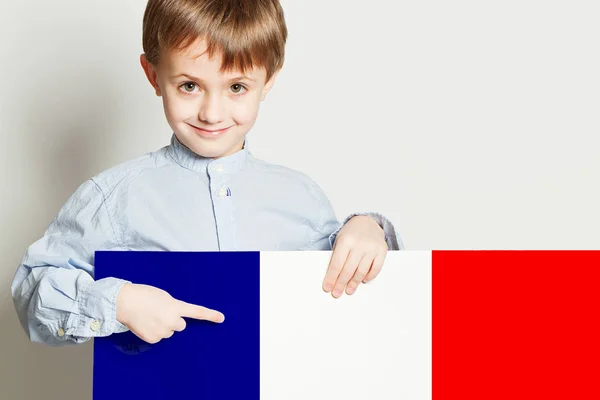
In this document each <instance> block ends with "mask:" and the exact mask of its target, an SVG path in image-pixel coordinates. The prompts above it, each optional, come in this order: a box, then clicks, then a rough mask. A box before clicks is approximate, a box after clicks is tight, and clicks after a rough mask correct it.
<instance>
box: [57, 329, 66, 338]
mask: <svg viewBox="0 0 600 400" xmlns="http://www.w3.org/2000/svg"><path fill="white" fill-rule="evenodd" d="M56 333H57V334H58V336H59V337H63V336H65V330H64V329H63V328H60V329H59V330H58V332H56Z"/></svg>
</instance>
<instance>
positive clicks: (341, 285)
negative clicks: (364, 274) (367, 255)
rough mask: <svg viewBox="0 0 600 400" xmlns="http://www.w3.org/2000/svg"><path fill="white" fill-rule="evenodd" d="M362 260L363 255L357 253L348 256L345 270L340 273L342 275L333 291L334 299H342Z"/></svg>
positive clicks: (352, 252) (353, 252)
mask: <svg viewBox="0 0 600 400" xmlns="http://www.w3.org/2000/svg"><path fill="white" fill-rule="evenodd" d="M361 259H362V253H359V252H356V251H351V252H350V255H348V258H347V259H346V262H345V263H344V268H343V269H342V272H341V273H340V275H339V276H338V278H337V281H336V282H335V288H334V289H333V297H340V296H341V295H342V293H344V289H345V288H346V285H347V284H348V282H349V281H350V279H352V277H353V276H354V273H355V272H356V269H357V268H358V264H359V263H360V260H361Z"/></svg>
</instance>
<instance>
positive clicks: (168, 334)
mask: <svg viewBox="0 0 600 400" xmlns="http://www.w3.org/2000/svg"><path fill="white" fill-rule="evenodd" d="M174 334H175V332H174V331H169V332H166V333H165V335H164V336H163V338H164V339H168V338H170V337H171V336H173V335H174Z"/></svg>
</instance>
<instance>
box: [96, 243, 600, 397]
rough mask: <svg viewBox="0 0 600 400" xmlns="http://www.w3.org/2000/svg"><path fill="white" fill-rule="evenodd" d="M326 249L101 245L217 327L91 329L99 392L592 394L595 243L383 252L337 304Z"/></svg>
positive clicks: (599, 272) (106, 258)
mask: <svg viewBox="0 0 600 400" xmlns="http://www.w3.org/2000/svg"><path fill="white" fill-rule="evenodd" d="M330 256H331V253H330V252H260V253H259V252H103V251H101V252H97V253H96V259H95V264H96V273H95V278H96V279H101V278H104V277H109V276H113V277H118V278H122V279H126V280H129V281H132V282H134V283H140V284H147V285H152V286H156V287H158V288H161V289H164V290H166V291H167V292H169V293H170V294H171V295H172V296H173V297H175V298H177V299H179V300H183V301H186V302H189V303H193V304H199V305H202V306H205V307H208V308H212V309H215V310H218V311H220V312H222V313H223V314H224V315H225V321H224V322H223V323H221V324H214V323H210V322H205V321H197V320H187V328H186V329H185V330H184V331H182V332H176V333H175V335H174V336H173V337H171V338H169V339H165V340H162V341H160V342H159V343H156V344H147V343H145V342H143V341H141V340H140V339H138V338H137V337H136V336H135V335H133V334H132V333H130V332H126V333H121V334H115V335H112V336H109V337H105V338H96V339H95V341H94V379H93V398H94V400H108V399H110V400H120V399H127V400H131V399H211V400H212V399H244V400H251V399H257V400H258V399H261V400H296V399H303V400H304V399H334V398H340V399H345V400H354V399H373V400H379V399H381V400H399V399H435V400H438V399H461V400H463V399H478V400H480V399H503V400H505V399H538V398H539V399H600V383H598V382H600V379H599V378H598V375H599V372H600V365H599V363H600V344H599V343H600V323H599V321H598V319H599V316H600V290H599V289H600V288H599V286H600V251H402V252H389V253H388V256H387V258H386V262H385V266H384V268H383V270H382V272H381V273H380V274H379V276H378V277H377V278H376V279H375V280H374V281H372V282H370V283H368V284H364V285H361V286H359V288H358V290H357V291H356V293H355V294H353V295H352V296H348V295H347V294H344V295H343V296H342V297H341V298H339V299H334V298H333V297H331V295H330V294H327V293H325V292H323V290H322V281H323V278H324V276H325V272H326V268H327V265H328V262H329V258H330Z"/></svg>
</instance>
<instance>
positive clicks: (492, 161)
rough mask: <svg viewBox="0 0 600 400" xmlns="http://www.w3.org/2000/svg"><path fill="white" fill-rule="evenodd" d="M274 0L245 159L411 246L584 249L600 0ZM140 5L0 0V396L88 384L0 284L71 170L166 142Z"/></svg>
mask: <svg viewBox="0 0 600 400" xmlns="http://www.w3.org/2000/svg"><path fill="white" fill-rule="evenodd" d="M282 4H283V6H284V10H285V12H286V18H287V22H288V27H289V29H290V38H289V42H288V47H287V58H286V64H285V66H284V70H283V72H282V73H281V74H280V76H279V80H278V82H276V84H275V87H274V89H273V91H272V92H271V93H270V94H269V96H268V97H267V99H266V101H265V102H264V103H263V105H262V109H261V113H260V116H259V118H258V121H257V124H256V125H255V127H254V129H253V130H252V131H251V133H250V136H249V139H250V140H249V142H250V149H251V151H252V152H253V153H254V154H255V155H256V156H258V157H260V158H264V159H266V160H269V161H271V162H274V163H281V164H285V165H287V166H290V167H292V168H296V169H299V170H302V171H303V172H305V173H307V174H309V175H310V176H311V177H312V178H313V179H314V180H315V181H316V182H317V183H319V184H320V185H321V186H322V188H323V189H324V190H325V192H326V193H327V194H328V195H329V197H330V199H331V201H332V203H333V205H334V206H335V208H336V210H337V212H338V216H339V217H340V218H341V217H343V216H344V215H345V214H347V213H349V212H352V211H357V210H358V211H363V210H364V211H366V210H377V211H380V212H382V213H384V214H386V215H387V216H389V217H390V218H391V219H392V220H393V221H394V222H395V224H396V226H397V227H398V229H399V231H400V232H401V234H402V237H403V239H404V241H405V244H406V246H407V248H408V249H410V250H425V249H458V248H460V249H491V248H494V249H558V248H561V249H579V248H598V243H599V242H600V241H599V239H600V230H599V229H598V226H600V211H599V208H598V204H600V193H599V191H598V188H597V183H598V176H599V174H600V173H599V171H600V158H599V157H598V154H599V149H598V134H599V133H600V117H599V115H600V113H599V109H600V107H599V106H600V77H599V74H598V71H600V54H599V52H598V41H599V40H598V38H599V37H600V25H598V24H597V17H598V15H599V12H600V6H599V5H598V3H597V2H595V1H554V2H542V1H532V0H520V1H503V2H481V1H479V2H478V1H465V0H459V1H453V2H444V1H419V2H393V1H383V0H373V1H369V2H366V3H365V2H358V1H356V2H355V1H341V0H336V1H333V0H331V1H317V0H303V1H292V0H286V1H282ZM144 6H145V1H143V0H129V1H123V0H104V1H102V2H92V1H81V0H61V1H54V2H47V1H41V0H35V1H33V0H32V1H28V2H15V1H6V0H1V1H0V49H2V51H1V52H0V60H1V61H0V68H1V72H2V73H1V76H0V135H1V138H2V141H3V146H1V147H0V187H1V188H2V196H1V197H0V201H1V202H2V203H1V204H0V226H1V227H2V229H0V254H1V255H2V266H0V327H1V328H2V331H1V332H2V336H1V339H2V340H0V397H2V398H10V399H15V400H17V399H32V398H36V397H37V396H42V395H43V396H44V398H46V399H71V398H72V399H81V398H84V397H85V389H86V388H88V387H89V386H88V385H89V379H90V376H91V375H90V374H91V366H89V368H88V366H87V364H85V362H83V363H82V360H86V359H87V358H86V357H89V355H90V346H89V345H85V346H79V347H77V348H69V349H49V348H44V347H41V346H33V345H31V344H29V343H28V342H27V340H26V338H25V335H24V334H23V333H22V331H21V328H20V327H19V325H18V323H17V319H16V316H15V315H14V311H13V306H12V301H11V299H10V294H9V291H8V286H9V284H10V281H11V279H12V276H13V273H14V271H15V268H16V267H17V265H18V263H19V261H20V259H21V257H22V255H23V253H24V251H25V249H26V248H27V246H28V245H29V244H30V243H32V242H33V241H35V240H36V239H37V238H38V237H39V236H40V235H41V234H42V233H43V231H44V229H45V228H46V227H47V226H48V224H49V223H50V221H51V220H52V218H53V217H54V216H55V215H56V213H57V211H58V210H59V208H60V206H61V205H62V204H63V203H64V202H65V201H66V199H67V198H68V196H69V195H70V194H71V193H72V192H73V191H74V190H75V189H76V187H77V186H78V185H79V184H80V183H81V182H83V181H84V180H85V179H87V178H89V177H90V176H92V175H94V174H96V173H98V172H100V171H101V170H103V169H106V168H108V167H110V166H112V165H115V164H117V163H119V162H122V161H125V160H127V159H130V158H133V157H136V156H138V155H141V154H143V153H145V152H148V151H153V150H156V149H157V148H159V147H161V146H163V145H165V144H167V143H168V139H169V137H170V133H171V132H170V129H169V127H168V125H167V123H166V121H165V119H164V116H163V112H162V105H161V102H160V100H159V99H158V98H156V97H155V96H154V94H153V91H152V89H151V87H150V85H149V84H148V83H147V82H146V78H145V76H144V74H143V72H142V70H141V67H140V66H139V63H138V56H139V54H140V53H141V43H140V42H141V20H142V15H143V10H144ZM82 364H83V366H82ZM33 382H39V383H36V384H33ZM82 385H83V386H82Z"/></svg>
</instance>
